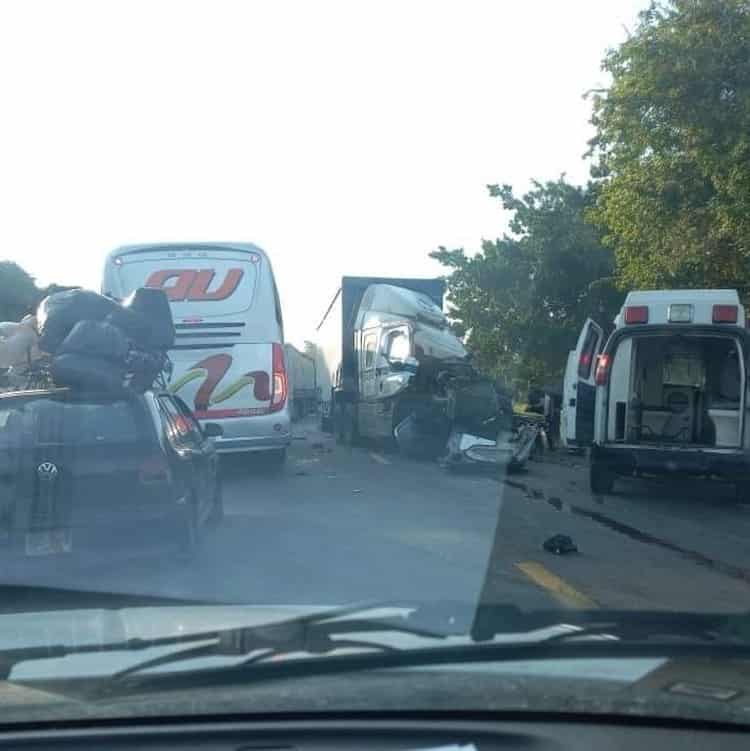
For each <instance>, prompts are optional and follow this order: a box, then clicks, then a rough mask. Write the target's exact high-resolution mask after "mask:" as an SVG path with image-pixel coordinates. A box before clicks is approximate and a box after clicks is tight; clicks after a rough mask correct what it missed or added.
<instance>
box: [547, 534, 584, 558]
mask: <svg viewBox="0 0 750 751" xmlns="http://www.w3.org/2000/svg"><path fill="white" fill-rule="evenodd" d="M542 547H543V548H544V549H545V550H546V551H547V552H548V553H554V554H555V555H567V554H568V553H577V552H578V548H577V547H576V545H575V543H574V542H573V540H572V539H571V538H570V537H569V536H568V535H553V536H552V537H550V538H549V539H548V540H545V541H544V545H542Z"/></svg>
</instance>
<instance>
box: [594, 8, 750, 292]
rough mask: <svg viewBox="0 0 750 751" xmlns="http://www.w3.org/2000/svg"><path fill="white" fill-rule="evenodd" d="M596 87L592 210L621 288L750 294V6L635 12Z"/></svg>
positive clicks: (608, 56) (606, 59)
mask: <svg viewBox="0 0 750 751" xmlns="http://www.w3.org/2000/svg"><path fill="white" fill-rule="evenodd" d="M603 68H604V70H605V71H607V72H608V73H609V74H610V75H611V79H612V82H611V85H610V86H609V87H608V88H607V89H605V90H603V91H599V92H595V93H594V94H593V116H592V123H593V125H594V126H595V127H596V136H595V137H594V139H593V140H592V141H591V142H590V147H591V148H590V154H591V155H592V156H593V157H594V158H595V166H594V169H593V171H592V174H593V176H594V178H596V179H597V180H599V181H600V182H601V184H600V192H599V198H598V201H597V204H596V208H595V209H594V210H592V211H591V214H590V217H591V219H592V220H593V221H595V222H597V223H598V224H599V225H600V226H602V227H603V228H606V232H605V237H604V242H605V243H606V244H608V245H609V246H610V247H612V248H614V250H615V253H616V257H617V281H618V283H619V285H620V286H621V287H623V288H626V289H627V288H632V287H639V288H656V287H660V286H666V287H679V286H686V287H721V286H730V287H738V288H739V289H740V290H741V292H742V293H743V295H744V296H745V297H747V296H748V294H750V265H749V264H748V261H749V260H750V4H749V3H748V2H747V0H673V1H672V2H667V3H660V4H656V3H654V4H652V6H651V7H650V8H649V9H648V10H646V11H644V12H642V13H641V14H640V22H639V25H638V27H637V30H636V31H635V33H634V34H633V35H632V36H631V37H630V38H629V39H628V40H627V41H626V42H624V43H623V44H622V45H620V46H619V47H618V48H617V49H614V50H612V51H610V52H609V53H608V54H607V56H606V57H605V59H604V62H603Z"/></svg>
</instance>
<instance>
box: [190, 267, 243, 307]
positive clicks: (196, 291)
mask: <svg viewBox="0 0 750 751" xmlns="http://www.w3.org/2000/svg"><path fill="white" fill-rule="evenodd" d="M242 274H243V272H242V269H229V271H228V272H227V275H226V276H225V277H224V281H223V282H222V283H221V286H220V287H218V288H217V289H215V290H214V291H213V292H209V291H208V288H209V286H210V284H211V282H212V281H213V280H214V277H215V276H216V272H215V271H214V270H213V269H203V270H202V271H198V272H197V273H196V275H195V281H194V282H193V284H192V285H191V287H190V292H189V293H188V299H189V300H192V301H193V302H204V301H205V300H226V299H227V297H229V296H230V295H231V294H233V293H234V291H235V290H236V289H237V287H238V285H239V283H240V281H241V280H242Z"/></svg>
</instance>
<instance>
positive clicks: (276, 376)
mask: <svg viewBox="0 0 750 751" xmlns="http://www.w3.org/2000/svg"><path fill="white" fill-rule="evenodd" d="M271 380H272V383H273V386H272V391H271V406H270V408H269V412H280V411H281V410H282V409H284V405H285V404H286V397H287V388H288V383H287V375H286V365H285V363H284V347H283V346H282V345H281V344H280V343H279V342H274V344H273V376H272V379H271Z"/></svg>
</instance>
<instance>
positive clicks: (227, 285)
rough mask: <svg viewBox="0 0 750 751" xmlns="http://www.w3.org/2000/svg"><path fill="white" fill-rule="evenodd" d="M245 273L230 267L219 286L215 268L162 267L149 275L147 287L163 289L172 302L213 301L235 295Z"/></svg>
mask: <svg viewBox="0 0 750 751" xmlns="http://www.w3.org/2000/svg"><path fill="white" fill-rule="evenodd" d="M243 275H244V272H243V271H242V269H229V271H227V275H226V276H225V277H224V281H223V282H221V284H219V285H218V286H217V285H214V277H215V276H216V271H215V270H214V269H162V270H161V271H154V273H153V274H151V276H149V278H148V279H147V280H146V287H151V288H152V289H160V290H163V291H164V292H165V293H166V295H167V297H168V298H169V301H170V302H211V301H218V300H226V299H227V298H228V297H230V296H231V295H233V294H234V292H235V290H236V289H237V287H238V286H239V284H240V282H241V281H242V277H243ZM212 285H213V287H214V288H213V289H212V290H210V291H209V288H210V287H211V286H212Z"/></svg>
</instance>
